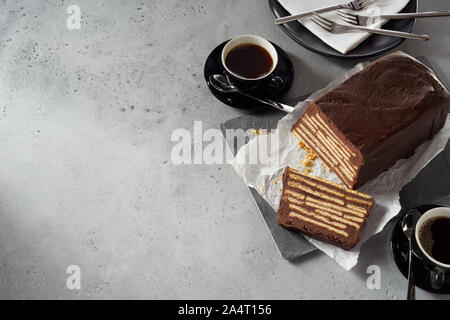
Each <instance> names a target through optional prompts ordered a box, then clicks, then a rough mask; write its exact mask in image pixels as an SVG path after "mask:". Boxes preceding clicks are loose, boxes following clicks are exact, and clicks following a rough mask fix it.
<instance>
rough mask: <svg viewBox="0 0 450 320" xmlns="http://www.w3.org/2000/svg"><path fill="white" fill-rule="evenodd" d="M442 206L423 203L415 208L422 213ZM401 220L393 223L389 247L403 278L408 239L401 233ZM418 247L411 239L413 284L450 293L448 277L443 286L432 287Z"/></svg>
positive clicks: (428, 289) (406, 266) (434, 290)
mask: <svg viewBox="0 0 450 320" xmlns="http://www.w3.org/2000/svg"><path fill="white" fill-rule="evenodd" d="M437 207H442V206H438V205H423V206H420V207H417V208H416V209H417V210H418V211H419V212H420V214H424V213H425V212H427V211H428V210H431V209H433V208H437ZM401 220H402V219H400V220H399V221H398V222H397V224H396V225H395V228H394V231H393V233H392V238H391V248H392V253H393V255H394V261H395V264H396V265H397V267H398V269H399V270H400V272H401V273H402V274H403V276H404V277H405V278H407V277H408V246H409V245H408V239H407V238H406V237H405V235H404V234H403V230H402V227H401ZM419 250H420V249H419V248H418V247H417V244H416V243H415V241H413V259H412V261H413V265H412V268H413V269H412V270H413V273H414V279H415V285H416V286H417V287H419V288H421V289H423V290H425V291H429V292H432V293H438V294H450V279H446V281H445V284H444V286H443V287H442V288H441V289H439V290H436V289H433V288H432V287H431V285H430V283H429V281H428V277H429V272H428V271H427V270H426V269H425V267H424V266H423V264H422V262H421V260H420V258H419V255H418V254H417V252H419Z"/></svg>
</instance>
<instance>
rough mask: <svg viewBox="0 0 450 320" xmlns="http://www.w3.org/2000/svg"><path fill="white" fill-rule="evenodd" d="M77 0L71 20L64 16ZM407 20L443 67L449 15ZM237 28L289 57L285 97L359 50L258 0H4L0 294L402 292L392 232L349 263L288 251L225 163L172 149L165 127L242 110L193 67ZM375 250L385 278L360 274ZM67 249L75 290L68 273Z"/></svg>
mask: <svg viewBox="0 0 450 320" xmlns="http://www.w3.org/2000/svg"><path fill="white" fill-rule="evenodd" d="M71 4H76V5H78V6H79V7H80V8H81V13H82V24H81V29H80V30H68V29H67V28H66V19H67V17H68V16H69V15H68V14H67V13H66V9H67V7H68V6H69V5H71ZM421 8H422V9H423V10H432V9H442V10H444V9H445V10H450V5H449V3H448V1H446V0H439V1H421ZM415 31H417V32H419V33H422V32H425V33H429V34H431V35H432V37H433V39H432V40H431V41H429V42H414V41H407V42H405V43H403V44H402V45H401V46H400V49H402V50H404V51H405V52H407V53H410V54H412V55H424V56H427V57H428V58H429V59H430V60H431V61H432V62H433V63H434V64H435V65H436V66H437V67H438V68H439V69H440V70H441V71H442V73H443V74H445V75H448V74H449V73H450V65H449V46H448V41H449V20H445V19H436V20H421V21H418V23H417V26H416V28H415ZM246 33H252V34H258V35H261V36H263V37H266V38H267V39H270V40H272V41H275V42H276V43H278V44H279V45H280V46H282V47H283V48H284V49H285V50H286V51H287V52H288V53H289V54H290V55H291V57H292V58H293V61H294V63H295V69H296V72H297V77H296V80H295V84H294V87H293V88H292V90H291V91H290V93H289V94H288V97H287V99H289V98H294V97H297V96H300V95H302V94H306V93H309V92H311V91H313V90H315V89H318V88H320V87H322V86H324V85H326V84H327V83H328V82H330V81H331V80H333V79H334V78H335V77H336V76H337V75H338V74H340V73H342V72H343V71H344V70H346V69H348V68H349V67H351V66H352V65H353V64H355V63H356V62H357V61H343V60H337V59H329V58H325V57H322V56H319V55H316V54H314V53H312V52H309V51H307V50H305V49H303V48H302V47H300V46H298V45H297V44H296V43H294V42H293V41H291V40H290V38H288V36H287V35H285V34H284V33H283V31H282V30H281V29H279V28H278V27H277V26H275V25H274V24H273V22H272V19H271V15H270V12H269V9H268V5H267V3H266V1H263V0H245V1H244V0H240V1H237V0H233V1H216V0H214V1H206V0H205V1H200V0H198V1H194V0H187V1H175V0H169V1H162V0H161V1H149V0H147V1H144V0H140V1H125V0H124V1H119V0H116V1H88V0H79V1H61V0H58V1H31V0H30V1H2V2H1V3H0V298H3V299H13V298H19V299H25V298H33V299H62V298H68V299H79V298H87V299H105V298H126V299H128V298H133V299H134V298H138V299H142V298H150V299H160V298H167V299H178V298H201V299H209V298H214V299H221V298H236V299H240V298H252V299H253V298H255V299H340V298H342V299H352V298H361V299H403V298H404V296H405V289H406V281H405V279H403V277H402V276H401V275H400V273H399V272H398V271H397V269H396V267H395V266H394V265H393V261H392V258H391V257H390V255H389V251H388V250H387V248H388V247H387V246H388V243H387V241H388V238H389V233H388V232H383V233H382V234H380V235H378V236H376V237H374V238H373V239H371V240H370V242H369V243H368V244H367V245H365V246H364V248H363V251H362V255H361V259H360V263H359V264H358V266H357V267H356V268H355V269H354V270H352V271H350V272H346V271H344V270H343V269H341V268H340V267H339V266H337V265H336V264H335V263H334V262H333V261H332V260H331V259H329V258H328V257H326V256H324V255H322V254H319V253H313V254H310V255H308V256H306V257H304V258H303V259H301V260H300V261H298V262H296V263H289V262H286V261H285V260H283V259H282V258H281V257H280V255H279V254H278V252H277V249H276V248H275V245H274V243H273V242H272V239H271V238H270V235H269V233H268V231H267V230H266V227H265V225H264V222H263V220H262V219H261V217H260V215H259V213H258V211H257V209H256V207H255V205H254V203H253V201H252V200H251V198H250V195H249V192H248V190H247V188H246V186H245V185H244V183H243V182H242V181H240V180H239V178H238V177H237V175H236V174H235V173H234V172H233V170H232V168H231V167H230V166H228V165H181V166H176V165H173V164H172V163H171V157H170V154H171V149H172V145H173V144H172V142H171V141H170V137H171V133H172V131H173V130H175V129H177V128H187V129H189V130H191V131H192V130H193V122H194V121H196V120H201V121H203V128H204V129H207V128H218V124H219V123H221V122H223V121H225V120H228V119H230V118H233V117H236V116H239V115H241V114H243V113H244V112H245V111H242V110H235V109H232V108H229V107H226V106H224V105H223V104H221V103H220V102H218V101H217V100H215V98H214V97H213V96H211V95H210V94H209V92H208V89H207V88H206V86H205V84H204V82H203V78H202V70H203V63H204V60H205V58H206V56H207V55H208V53H209V51H210V50H211V49H213V48H214V47H215V46H216V45H217V44H218V43H220V42H222V41H224V40H226V39H227V38H230V37H232V36H235V35H238V34H246ZM372 264H376V265H379V266H380V268H381V289H379V290H376V289H375V290H368V289H367V287H366V279H367V277H368V275H367V274H366V269H367V267H368V266H369V265H372ZM69 265H78V266H79V267H80V268H81V289H80V290H76V289H75V290H69V289H68V288H66V279H67V277H68V275H67V274H66V268H67V267H68V266H69ZM417 295H418V298H420V299H424V298H436V299H438V298H448V297H441V296H436V295H431V294H428V293H426V292H423V291H421V290H419V292H418V294H417Z"/></svg>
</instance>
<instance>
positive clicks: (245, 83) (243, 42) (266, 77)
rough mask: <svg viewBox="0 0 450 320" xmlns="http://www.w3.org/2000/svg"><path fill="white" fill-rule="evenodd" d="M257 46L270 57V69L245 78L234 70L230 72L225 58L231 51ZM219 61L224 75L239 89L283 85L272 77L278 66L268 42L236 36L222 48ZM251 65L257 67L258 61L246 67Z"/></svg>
mask: <svg viewBox="0 0 450 320" xmlns="http://www.w3.org/2000/svg"><path fill="white" fill-rule="evenodd" d="M252 45H253V46H258V47H261V48H262V49H264V50H265V52H266V53H267V54H268V55H270V58H271V61H272V64H271V66H270V68H268V69H267V71H266V72H264V73H262V74H258V75H257V76H254V77H249V76H245V75H242V74H239V72H237V71H236V70H232V68H230V66H228V65H227V57H228V55H229V54H230V52H232V51H233V49H236V48H238V47H240V46H252ZM221 61H222V65H223V67H224V70H225V73H226V74H227V75H228V76H229V77H230V78H231V79H232V82H233V83H234V84H236V85H237V86H239V87H241V88H253V87H256V86H260V85H262V84H267V83H269V84H270V85H271V86H274V87H281V86H283V85H284V83H283V80H282V79H281V78H280V77H278V76H276V75H274V71H275V70H276V68H277V65H278V53H277V50H276V49H275V47H274V46H273V45H272V43H270V42H269V41H268V40H266V39H264V38H261V37H259V36H254V35H241V36H237V37H235V38H233V39H231V40H230V41H228V43H227V44H226V45H225V46H224V47H223V49H222V55H221ZM252 63H255V66H254V67H255V68H257V67H258V66H257V65H256V64H257V63H258V61H256V60H255V61H252V62H251V63H250V65H249V66H248V67H250V68H251V67H252V65H251V64H252Z"/></svg>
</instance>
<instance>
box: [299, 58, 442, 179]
mask: <svg viewBox="0 0 450 320" xmlns="http://www.w3.org/2000/svg"><path fill="white" fill-rule="evenodd" d="M449 106H450V95H449V93H448V92H447V90H446V89H445V88H444V87H443V86H442V85H441V84H440V82H439V81H437V80H436V78H435V77H434V76H433V74H432V72H431V71H430V70H429V69H428V68H427V67H425V66H424V65H423V64H421V63H420V62H418V61H416V60H415V59H413V58H412V57H410V56H408V55H407V54H405V53H403V52H395V53H392V54H389V55H387V56H385V57H383V58H381V59H378V60H376V61H374V62H372V63H371V64H370V65H368V66H367V67H366V68H364V69H363V70H362V71H360V72H359V73H357V74H355V75H353V76H352V77H350V78H349V79H347V80H346V81H345V82H343V83H342V84H341V85H339V86H338V87H336V88H335V89H333V90H331V91H330V92H328V93H327V94H325V95H323V96H322V97H320V98H318V99H317V100H315V101H314V102H312V103H310V104H309V106H308V107H307V108H306V111H305V113H304V115H303V116H302V117H301V118H300V119H299V120H298V121H297V122H296V123H295V124H294V126H293V127H292V133H293V134H294V135H295V136H297V138H299V139H300V140H302V141H303V142H304V143H305V144H306V145H307V146H308V147H309V148H310V149H312V150H313V151H314V152H315V153H316V154H317V155H318V157H319V158H320V159H321V160H322V161H323V162H324V163H325V165H326V166H327V167H328V168H329V169H330V170H332V171H333V172H334V173H335V174H336V175H337V176H338V177H339V178H340V179H341V180H342V182H343V183H344V184H345V185H346V186H347V187H349V188H357V187H359V186H361V185H363V184H365V183H366V182H368V181H369V180H371V179H373V178H375V177H377V176H378V175H379V174H380V173H382V172H383V171H385V170H387V169H389V168H390V167H391V166H392V165H394V164H395V163H396V162H397V160H399V159H402V158H408V157H410V156H411V155H413V154H414V150H415V149H416V148H417V147H418V146H419V145H420V144H422V143H423V142H424V141H426V140H428V139H431V138H432V137H433V136H434V135H435V134H436V133H437V132H438V131H439V130H440V129H441V128H442V127H443V125H444V123H445V120H446V118H447V113H448V109H449Z"/></svg>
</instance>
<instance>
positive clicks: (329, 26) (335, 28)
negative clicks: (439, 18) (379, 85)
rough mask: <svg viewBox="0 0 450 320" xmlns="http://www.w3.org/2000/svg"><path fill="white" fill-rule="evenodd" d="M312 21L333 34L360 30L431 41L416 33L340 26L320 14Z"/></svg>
mask: <svg viewBox="0 0 450 320" xmlns="http://www.w3.org/2000/svg"><path fill="white" fill-rule="evenodd" d="M311 19H312V21H313V22H314V23H316V24H317V25H318V26H319V27H321V28H323V29H325V30H326V31H328V32H331V33H344V32H346V31H351V30H359V31H366V32H370V33H377V34H382V35H386V36H392V37H401V38H407V39H414V40H429V39H430V36H428V35H426V34H415V33H408V32H400V31H393V30H386V29H377V28H368V27H362V26H355V25H351V26H348V25H344V24H339V23H336V22H333V21H331V20H329V19H327V18H324V17H322V16H319V15H318V14H313V17H312V18H311Z"/></svg>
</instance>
